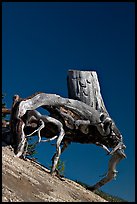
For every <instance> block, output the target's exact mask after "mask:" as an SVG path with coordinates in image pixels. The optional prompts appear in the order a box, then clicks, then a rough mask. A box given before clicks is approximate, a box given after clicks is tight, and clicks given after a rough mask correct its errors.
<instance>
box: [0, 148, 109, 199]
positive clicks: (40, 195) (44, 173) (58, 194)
mask: <svg viewBox="0 0 137 204" xmlns="http://www.w3.org/2000/svg"><path fill="white" fill-rule="evenodd" d="M2 202H107V201H106V200H104V199H103V198H101V197H100V196H98V195H96V194H94V193H93V192H91V191H89V190H86V189H85V188H83V187H82V186H81V185H79V184H77V183H75V182H74V181H71V180H69V179H67V178H64V181H62V180H61V179H59V178H58V177H57V176H51V175H50V174H49V170H48V169H46V168H45V167H42V166H41V165H39V164H37V163H35V162H34V161H31V160H29V159H27V160H26V161H25V160H23V159H20V158H16V157H14V153H13V150H12V148H11V147H10V146H3V147H2Z"/></svg>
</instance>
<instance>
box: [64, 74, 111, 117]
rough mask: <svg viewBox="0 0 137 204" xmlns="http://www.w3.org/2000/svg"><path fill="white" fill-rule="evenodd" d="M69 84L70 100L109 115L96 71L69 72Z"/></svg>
mask: <svg viewBox="0 0 137 204" xmlns="http://www.w3.org/2000/svg"><path fill="white" fill-rule="evenodd" d="M67 84H68V97H69V98H71V99H75V100H79V101H82V102H84V103H86V104H87V105H89V106H91V107H93V108H95V109H96V110H98V111H100V112H105V113H107V114H108V112H107V110H106V107H105V105H104V102H103V99H102V96H101V93H100V85H99V81H98V76H97V73H96V72H95V71H80V70H69V71H68V76H67Z"/></svg>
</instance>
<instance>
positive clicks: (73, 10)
mask: <svg viewBox="0 0 137 204" xmlns="http://www.w3.org/2000/svg"><path fill="white" fill-rule="evenodd" d="M69 69H78V70H91V71H92V70H94V71H96V72H97V74H98V78H99V82H100V86H101V94H102V96H103V99H104V103H105V105H106V108H107V110H108V112H109V114H110V116H111V117H112V118H113V120H114V121H115V123H116V125H117V127H118V128H119V130H120V131H121V133H122V135H123V138H124V143H125V145H126V146H127V148H126V150H125V153H126V155H127V159H125V160H122V161H121V162H120V163H119V164H118V166H117V170H118V171H119V173H118V176H117V179H116V180H114V181H112V182H110V183H108V184H106V185H105V186H103V187H102V188H101V190H102V191H104V192H107V193H110V194H112V195H116V196H119V197H121V198H123V199H127V200H128V201H134V200H135V131H134V129H135V119H134V117H135V114H134V112H135V102H134V101H135V98H134V95H135V94H134V93H135V87H134V85H135V4H134V3H129V2H123V3H120V2H117V3H112V2H107V3H106V2H102V3H101V2H96V3H95V2H85V3H84V2H56V3H55V2H51V3H48V2H31V3H30V2H26V3H25V2H24V3H23V2H21V3H20V2H10V3H6V2H3V3H2V92H3V93H6V94H7V95H6V98H5V102H6V104H7V106H8V108H10V107H11V104H12V97H13V95H14V94H19V95H20V96H21V97H23V98H25V97H28V96H30V95H32V94H34V93H35V92H37V91H41V92H45V93H56V94H59V95H61V96H62V97H67V96H68V92H67V81H66V77H67V72H68V70H69ZM37 150H38V155H37V157H38V161H40V162H41V163H42V164H44V165H46V166H49V165H51V158H52V156H53V154H54V152H55V147H54V146H52V145H51V144H50V143H47V144H46V143H42V144H39V145H38V147H37ZM108 159H109V156H106V152H105V151H104V150H103V149H101V148H100V147H97V146H96V145H84V144H83V145H82V144H74V143H73V144H71V145H70V146H69V147H68V149H66V151H65V152H64V153H63V154H62V155H61V160H62V161H64V162H65V176H66V177H68V178H70V179H74V180H76V179H77V180H79V181H82V182H85V183H87V184H90V185H93V184H95V183H96V182H97V181H99V179H100V177H99V176H100V175H103V174H104V173H105V172H106V171H107V163H108Z"/></svg>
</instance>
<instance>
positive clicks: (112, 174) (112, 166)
mask: <svg viewBox="0 0 137 204" xmlns="http://www.w3.org/2000/svg"><path fill="white" fill-rule="evenodd" d="M125 157H126V155H125V154H124V153H123V151H122V150H117V151H116V152H115V153H114V154H113V155H112V157H111V158H110V160H109V164H108V173H107V175H106V177H104V178H103V179H101V180H100V181H99V182H97V183H96V184H95V185H93V186H90V187H88V190H91V191H94V190H96V189H98V188H100V187H101V186H103V185H105V184H106V183H108V182H109V181H111V180H112V179H115V178H116V173H117V171H116V165H117V164H118V163H119V162H120V160H121V159H124V158H125Z"/></svg>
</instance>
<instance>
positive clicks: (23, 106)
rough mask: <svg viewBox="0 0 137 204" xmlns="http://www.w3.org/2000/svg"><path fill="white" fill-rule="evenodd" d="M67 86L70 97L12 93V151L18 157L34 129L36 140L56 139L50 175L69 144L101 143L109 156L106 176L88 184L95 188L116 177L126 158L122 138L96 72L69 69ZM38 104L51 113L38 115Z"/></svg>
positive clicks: (23, 150) (99, 144)
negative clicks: (104, 97)
mask: <svg viewBox="0 0 137 204" xmlns="http://www.w3.org/2000/svg"><path fill="white" fill-rule="evenodd" d="M68 89H69V98H63V97H61V96H59V95H56V94H46V93H41V92H38V93H35V94H34V95H32V96H30V97H28V98H20V97H19V96H18V95H15V96H14V100H13V105H12V109H11V120H10V128H11V134H12V135H13V138H14V152H15V154H16V156H18V157H21V156H22V155H23V154H24V152H25V151H26V150H25V145H26V141H27V137H29V136H30V135H33V134H35V133H36V132H38V137H39V142H47V141H51V140H56V153H55V154H54V156H53V158H52V162H53V163H52V170H51V174H53V173H54V172H55V171H56V166H57V163H58V160H59V157H60V154H61V153H62V152H63V151H64V149H65V148H66V147H67V146H68V144H69V143H71V142H76V143H82V144H86V143H87V144H89V143H91V144H95V145H98V146H101V147H102V148H103V149H105V151H107V154H108V155H112V157H111V159H110V161H109V168H108V173H107V175H106V177H104V178H103V179H102V180H101V181H99V182H98V183H97V184H95V185H94V186H91V188H90V189H92V190H94V189H97V188H100V187H101V186H102V185H104V184H105V183H107V182H108V181H110V180H112V179H113V178H115V176H116V169H115V168H116V165H117V163H118V162H119V161H120V160H121V159H123V158H125V157H126V155H125V154H124V149H125V145H124V144H123V137H122V135H121V133H120V131H119V130H118V128H117V127H116V125H115V123H114V121H113V120H112V119H111V117H110V116H109V114H108V112H107V110H106V108H105V105H104V102H103V99H102V97H101V94H100V87H99V83H98V79H97V75H96V73H95V72H86V71H84V72H82V71H76V70H70V71H69V73H68ZM39 107H42V108H44V109H46V110H48V111H49V113H50V115H49V116H47V115H41V114H40V113H39V112H38V111H37V110H36V109H37V108H39ZM41 137H46V138H47V139H46V140H42V139H41Z"/></svg>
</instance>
